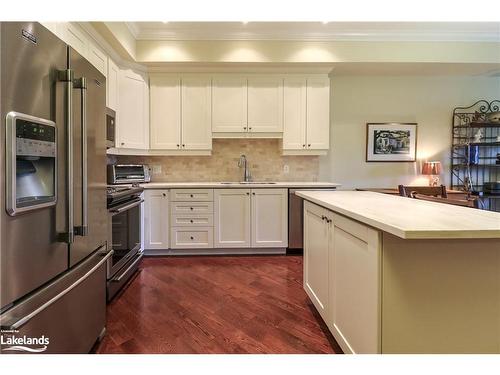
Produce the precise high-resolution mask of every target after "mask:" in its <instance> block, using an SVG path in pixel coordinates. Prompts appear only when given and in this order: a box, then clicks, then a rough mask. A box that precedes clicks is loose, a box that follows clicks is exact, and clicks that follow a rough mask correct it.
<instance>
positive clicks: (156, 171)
mask: <svg viewBox="0 0 500 375" xmlns="http://www.w3.org/2000/svg"><path fill="white" fill-rule="evenodd" d="M151 169H152V170H153V174H161V165H158V164H156V165H152V166H151Z"/></svg>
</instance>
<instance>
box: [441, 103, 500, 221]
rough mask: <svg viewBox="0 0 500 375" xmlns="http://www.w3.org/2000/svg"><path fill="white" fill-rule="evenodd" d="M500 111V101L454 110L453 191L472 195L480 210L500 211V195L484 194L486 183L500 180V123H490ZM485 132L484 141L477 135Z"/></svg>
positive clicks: (483, 134)
mask: <svg viewBox="0 0 500 375" xmlns="http://www.w3.org/2000/svg"><path fill="white" fill-rule="evenodd" d="M499 110H500V100H493V101H487V100H479V101H477V102H476V103H474V104H473V105H471V106H469V107H457V108H455V109H454V110H453V120H452V148H451V189H455V190H463V191H467V192H470V193H471V194H472V195H474V196H478V197H479V199H480V203H481V204H480V207H481V208H483V209H486V210H490V211H497V212H500V194H491V193H490V192H488V191H484V189H483V184H484V183H485V182H495V181H500V164H496V161H497V160H498V159H497V155H498V154H500V141H498V139H499V138H498V137H500V123H495V122H488V121H487V120H486V119H487V117H486V116H487V115H488V114H489V113H491V112H497V111H499ZM477 132H481V135H482V136H481V142H476V134H477Z"/></svg>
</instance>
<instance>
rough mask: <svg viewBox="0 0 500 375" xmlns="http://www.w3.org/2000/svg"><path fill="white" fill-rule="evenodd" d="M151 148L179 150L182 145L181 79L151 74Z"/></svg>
mask: <svg viewBox="0 0 500 375" xmlns="http://www.w3.org/2000/svg"><path fill="white" fill-rule="evenodd" d="M149 83H150V106H151V108H150V109H151V111H150V112H151V114H150V116H151V149H161V150H177V149H180V145H181V91H180V90H181V80H180V78H179V77H173V76H168V75H167V76H166V75H151V77H150V81H149Z"/></svg>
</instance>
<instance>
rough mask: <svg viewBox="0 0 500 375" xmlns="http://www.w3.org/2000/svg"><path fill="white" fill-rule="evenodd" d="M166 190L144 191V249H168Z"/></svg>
mask: <svg viewBox="0 0 500 375" xmlns="http://www.w3.org/2000/svg"><path fill="white" fill-rule="evenodd" d="M168 193H169V192H168V190H163V189H147V190H145V191H144V249H145V250H155V249H168V234H169V209H168Z"/></svg>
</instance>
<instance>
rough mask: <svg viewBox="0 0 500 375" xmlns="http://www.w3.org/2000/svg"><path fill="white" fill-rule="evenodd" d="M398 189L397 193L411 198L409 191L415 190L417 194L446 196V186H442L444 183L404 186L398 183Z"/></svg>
mask: <svg viewBox="0 0 500 375" xmlns="http://www.w3.org/2000/svg"><path fill="white" fill-rule="evenodd" d="M398 190H399V195H401V196H402V197H410V198H411V193H412V192H416V193H417V194H421V195H428V196H431V197H441V198H448V195H447V194H446V186H444V185H440V186H404V185H399V186H398Z"/></svg>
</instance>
